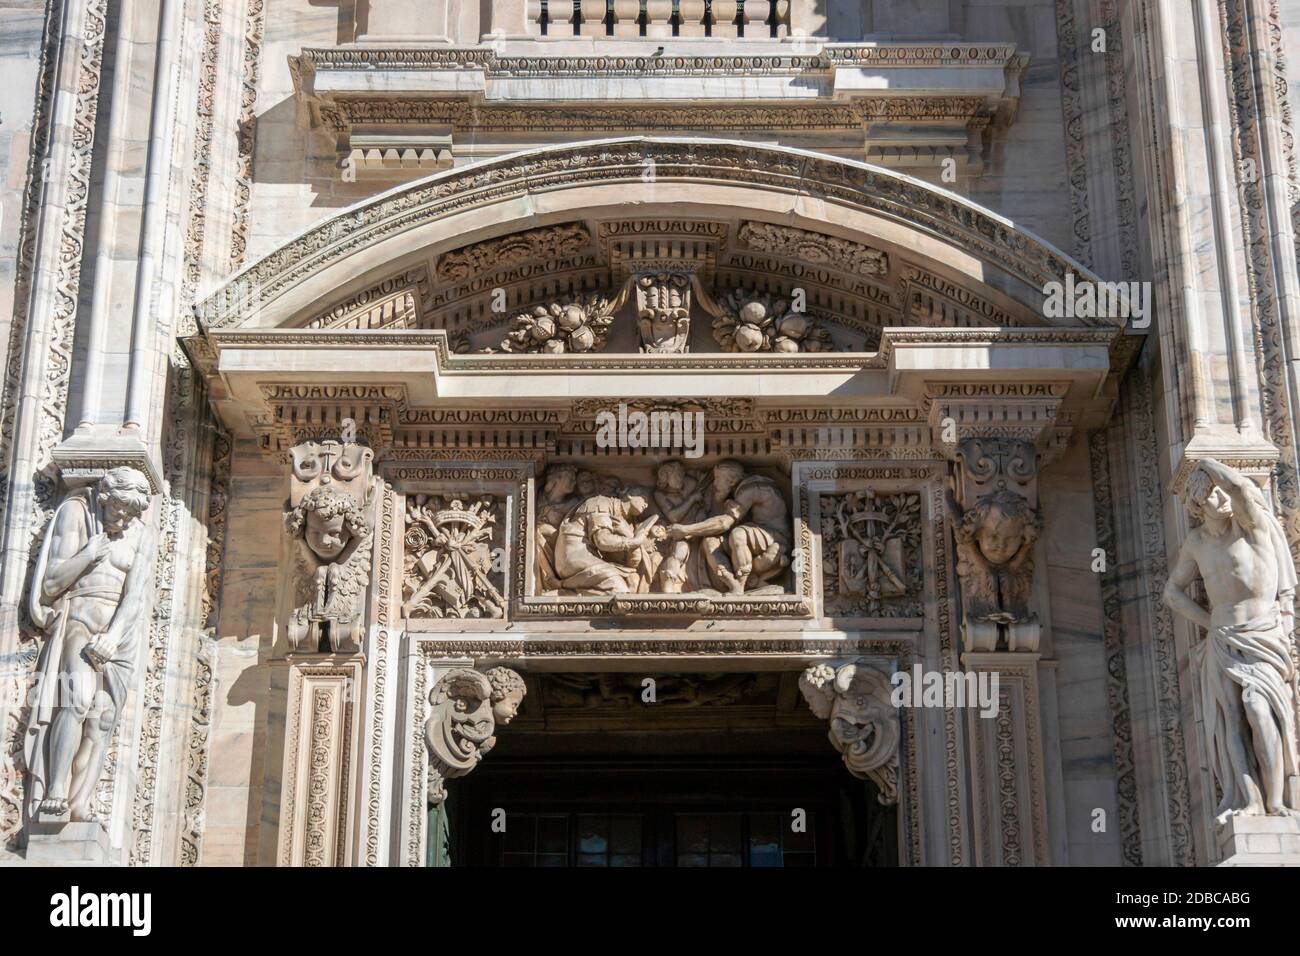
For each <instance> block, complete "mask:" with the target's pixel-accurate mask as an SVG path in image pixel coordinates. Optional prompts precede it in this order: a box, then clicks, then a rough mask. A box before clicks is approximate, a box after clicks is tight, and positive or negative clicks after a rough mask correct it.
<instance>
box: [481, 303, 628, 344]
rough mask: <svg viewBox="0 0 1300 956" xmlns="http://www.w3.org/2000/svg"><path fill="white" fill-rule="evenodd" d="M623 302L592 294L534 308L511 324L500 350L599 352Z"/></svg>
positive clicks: (517, 316) (521, 314)
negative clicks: (615, 313)
mask: <svg viewBox="0 0 1300 956" xmlns="http://www.w3.org/2000/svg"><path fill="white" fill-rule="evenodd" d="M622 302H623V299H622V298H621V297H619V298H617V299H616V297H614V296H610V295H607V294H605V293H601V292H589V293H583V294H580V295H577V296H575V297H574V298H572V299H571V300H569V301H567V302H552V303H551V304H550V305H537V306H534V307H533V308H532V309H529V310H527V311H524V312H520V313H519V314H517V315H516V316H515V317H514V318H513V319H511V320H510V331H509V333H508V334H507V335H506V337H505V338H504V339H502V340H501V346H500V350H501V351H502V352H535V353H540V352H545V353H548V354H552V355H556V354H562V353H571V352H599V351H600V350H601V349H603V348H604V347H605V342H606V341H607V340H608V338H609V327H610V326H611V325H612V324H613V323H614V312H615V310H616V309H617V308H618V307H619V305H621V304H622ZM488 351H491V350H490V349H489V350H488Z"/></svg>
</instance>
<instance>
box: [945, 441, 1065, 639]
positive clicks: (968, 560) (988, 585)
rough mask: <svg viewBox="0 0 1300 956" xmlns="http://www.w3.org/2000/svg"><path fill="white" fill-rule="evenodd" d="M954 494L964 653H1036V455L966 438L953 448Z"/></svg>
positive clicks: (1039, 522) (1029, 448)
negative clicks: (955, 459) (1018, 487)
mask: <svg viewBox="0 0 1300 956" xmlns="http://www.w3.org/2000/svg"><path fill="white" fill-rule="evenodd" d="M957 455H958V459H959V462H960V465H961V467H960V468H959V475H958V479H957V488H958V492H959V493H960V495H961V497H962V499H963V501H961V502H959V501H958V496H957V495H956V494H953V493H951V492H950V493H949V495H948V499H947V500H948V508H949V511H950V513H951V515H952V520H953V537H954V539H955V541H956V546H957V576H958V578H959V580H960V582H961V597H962V635H963V637H964V642H965V647H966V650H968V651H994V650H998V649H999V646H1004V647H1005V649H1007V650H1011V651H1016V650H1021V651H1035V650H1037V649H1038V641H1039V624H1038V615H1037V614H1036V613H1035V611H1034V608H1033V591H1034V546H1035V544H1036V542H1037V541H1038V537H1039V535H1040V534H1041V533H1042V530H1043V516H1042V514H1041V513H1040V512H1039V511H1038V509H1037V508H1035V507H1034V506H1033V504H1032V502H1031V500H1030V498H1029V497H1028V496H1027V495H1025V494H1022V493H1020V492H1019V491H1017V490H1015V488H1014V487H1012V486H1013V485H1022V486H1025V490H1026V491H1030V492H1032V487H1033V482H1034V481H1035V479H1036V474H1037V470H1036V467H1035V466H1036V462H1037V457H1036V456H1037V453H1036V451H1035V449H1034V446H1033V445H1032V444H1030V443H1029V442H1026V441H1019V440H1014V439H1004V438H988V439H981V438H967V439H964V440H963V441H962V442H961V443H960V444H959V445H958V448H957Z"/></svg>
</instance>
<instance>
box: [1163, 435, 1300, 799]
mask: <svg viewBox="0 0 1300 956" xmlns="http://www.w3.org/2000/svg"><path fill="white" fill-rule="evenodd" d="M1185 494H1186V496H1187V511H1188V514H1189V515H1190V516H1191V517H1192V518H1193V519H1200V522H1201V524H1200V525H1199V526H1198V527H1195V528H1193V529H1192V530H1191V532H1190V533H1189V534H1188V536H1187V540H1186V541H1184V542H1183V547H1182V550H1181V552H1180V553H1179V556H1178V563H1177V565H1176V566H1175V567H1174V569H1173V572H1172V573H1171V574H1170V576H1169V581H1168V583H1167V584H1166V585H1165V591H1164V598H1165V602H1166V603H1167V604H1168V605H1169V607H1170V608H1171V609H1172V610H1174V611H1175V612H1176V613H1178V614H1180V615H1182V616H1183V617H1185V618H1187V619H1188V620H1190V621H1192V622H1193V623H1195V624H1199V625H1200V626H1201V627H1204V628H1205V629H1206V631H1207V632H1208V633H1207V637H1206V639H1205V642H1204V644H1203V645H1202V646H1201V647H1200V648H1199V671H1200V683H1201V702H1202V705H1203V713H1202V717H1203V719H1204V721H1205V728H1206V742H1207V750H1208V753H1209V760H1210V770H1211V772H1212V773H1213V774H1214V779H1215V780H1216V781H1217V783H1218V785H1219V789H1220V790H1221V791H1222V793H1223V799H1222V801H1221V802H1220V804H1219V806H1218V809H1217V810H1216V815H1217V820H1218V822H1219V823H1224V822H1226V821H1227V819H1228V818H1229V817H1231V816H1233V815H1236V814H1242V815H1246V816H1253V815H1262V814H1270V815H1284V816H1291V815H1294V814H1295V813H1296V811H1297V810H1300V773H1298V771H1297V741H1296V720H1295V697H1294V694H1295V676H1296V675H1295V671H1294V667H1293V664H1292V659H1291V635H1292V632H1293V631H1294V628H1295V609H1294V599H1295V586H1296V571H1295V564H1294V562H1293V561H1292V559H1291V552H1290V550H1289V549H1288V547H1287V542H1286V537H1285V535H1284V533H1283V531H1282V527H1281V525H1280V524H1279V522H1278V520H1277V518H1276V517H1274V515H1273V513H1272V511H1271V510H1270V509H1269V507H1268V505H1267V503H1266V502H1265V501H1264V496H1263V494H1262V492H1261V491H1260V489H1259V488H1258V487H1256V485H1255V484H1254V482H1252V481H1251V480H1250V479H1249V478H1247V477H1245V476H1244V475H1242V474H1241V473H1240V472H1238V471H1236V470H1235V469H1233V468H1229V467H1227V466H1226V465H1223V464H1221V463H1220V462H1217V461H1215V460H1214V459H1211V458H1207V459H1205V460H1203V461H1201V462H1200V463H1199V465H1198V466H1197V468H1196V470H1195V471H1193V472H1192V474H1191V476H1190V477H1189V478H1188V481H1187V489H1186V492H1185ZM1198 573H1199V574H1200V576H1201V580H1202V581H1203V582H1204V585H1205V593H1206V596H1207V597H1208V598H1209V603H1210V610H1209V611H1208V612H1207V611H1206V610H1205V609H1204V608H1202V607H1201V606H1200V605H1199V604H1197V603H1196V601H1194V600H1193V599H1192V597H1191V596H1189V595H1188V594H1187V592H1186V588H1187V587H1188V586H1189V585H1191V583H1192V582H1193V580H1194V579H1195V578H1196V575H1197V574H1198Z"/></svg>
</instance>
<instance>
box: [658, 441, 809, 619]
mask: <svg viewBox="0 0 1300 956" xmlns="http://www.w3.org/2000/svg"><path fill="white" fill-rule="evenodd" d="M708 499H709V500H708V502H707V510H708V512H709V517H707V518H705V519H704V520H702V521H697V522H694V523H691V524H680V523H674V524H670V525H669V526H668V528H667V537H668V539H669V540H672V541H682V540H686V541H698V542H699V549H700V555H701V557H702V560H703V562H704V565H705V569H706V573H707V575H708V578H709V581H710V582H711V583H712V585H713V587H714V588H715V589H717V590H718V591H721V592H722V593H724V594H745V593H747V592H749V593H769V592H775V593H780V592H781V591H782V590H783V589H782V588H781V587H780V586H779V585H769V584H768V583H767V582H769V581H770V580H771V579H772V578H774V577H776V576H777V575H778V574H780V573H781V572H783V571H784V570H785V569H786V568H787V567H789V566H790V509H789V507H788V506H787V505H786V502H785V496H784V495H782V494H781V490H780V489H779V488H778V487H777V486H776V482H774V481H773V480H772V479H771V478H767V477H765V476H763V475H749V476H746V475H745V468H744V466H743V465H741V464H740V463H739V462H737V461H731V460H727V461H721V462H719V463H718V464H716V465H714V466H713V474H712V481H711V482H710V492H709V495H708Z"/></svg>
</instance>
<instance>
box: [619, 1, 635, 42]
mask: <svg viewBox="0 0 1300 956" xmlns="http://www.w3.org/2000/svg"><path fill="white" fill-rule="evenodd" d="M640 19H641V0H614V36H616V37H636V36H640V35H641V25H640Z"/></svg>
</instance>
